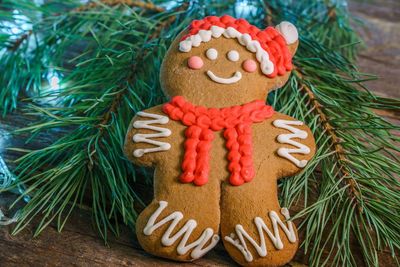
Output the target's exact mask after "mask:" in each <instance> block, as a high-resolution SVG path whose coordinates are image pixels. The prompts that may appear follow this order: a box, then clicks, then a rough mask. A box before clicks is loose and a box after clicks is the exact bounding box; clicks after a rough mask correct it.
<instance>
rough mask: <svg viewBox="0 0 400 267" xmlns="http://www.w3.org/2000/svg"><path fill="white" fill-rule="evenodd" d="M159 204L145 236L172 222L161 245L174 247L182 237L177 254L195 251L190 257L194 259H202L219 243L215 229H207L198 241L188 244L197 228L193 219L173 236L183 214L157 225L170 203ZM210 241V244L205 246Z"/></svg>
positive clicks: (177, 213)
mask: <svg viewBox="0 0 400 267" xmlns="http://www.w3.org/2000/svg"><path fill="white" fill-rule="evenodd" d="M159 204H160V206H159V207H158V209H157V210H156V211H155V212H154V213H153V214H152V215H151V216H150V218H149V221H148V222H147V224H146V227H145V228H144V229H143V233H144V234H145V235H151V234H152V233H153V232H154V231H155V230H157V229H158V228H159V227H161V226H162V225H164V224H166V223H168V222H170V221H171V224H170V225H169V227H168V229H167V230H166V231H165V233H164V235H163V236H162V238H161V244H163V245H164V246H167V247H168V246H172V245H173V244H174V243H175V242H176V241H177V240H178V239H180V238H181V237H182V239H181V241H180V242H179V244H178V247H177V253H178V254H179V255H184V254H186V253H187V252H189V250H191V249H193V251H192V252H191V253H190V256H191V257H192V258H193V259H198V258H200V257H201V256H203V255H204V254H206V253H207V252H208V251H210V250H211V249H212V248H213V247H215V245H216V244H217V243H218V241H219V236H218V235H215V234H214V231H213V229H211V228H206V229H205V230H204V231H203V233H202V234H201V236H200V237H199V238H198V239H197V240H195V241H193V243H191V244H186V243H187V241H188V240H189V237H190V235H191V234H192V232H193V230H194V229H195V228H196V227H197V222H196V221H195V220H193V219H190V220H188V221H187V222H186V223H185V225H183V226H182V228H181V229H180V230H179V231H178V232H176V233H175V234H174V235H173V236H171V234H172V232H174V230H175V227H176V226H177V225H178V223H179V222H180V221H181V220H182V219H183V214H182V212H179V211H175V212H173V213H171V214H170V215H168V216H167V217H165V218H163V219H161V220H160V221H159V222H157V223H156V220H157V218H158V217H159V216H160V214H161V212H162V211H163V210H164V209H165V208H166V207H167V206H168V202H166V201H160V202H159ZM210 240H211V241H210ZM209 241H210V244H209V245H208V246H205V245H206V244H207V243H208V242H209Z"/></svg>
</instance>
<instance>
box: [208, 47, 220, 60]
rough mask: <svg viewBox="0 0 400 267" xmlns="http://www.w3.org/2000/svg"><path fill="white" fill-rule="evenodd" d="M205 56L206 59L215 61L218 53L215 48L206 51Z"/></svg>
mask: <svg viewBox="0 0 400 267" xmlns="http://www.w3.org/2000/svg"><path fill="white" fill-rule="evenodd" d="M206 56H207V58H208V59H211V60H215V59H217V57H218V51H217V50H216V49H215V48H210V49H208V50H207V52H206Z"/></svg>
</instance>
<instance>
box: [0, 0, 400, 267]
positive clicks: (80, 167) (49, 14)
mask: <svg viewBox="0 0 400 267" xmlns="http://www.w3.org/2000/svg"><path fill="white" fill-rule="evenodd" d="M345 3H346V2H345V1H334V0H332V1H322V0H313V1H273V0H271V1H265V2H262V1H248V2H247V5H245V6H243V5H241V2H240V1H191V2H190V3H189V2H186V1H185V2H178V3H175V2H163V1H154V2H153V3H152V4H149V3H148V2H146V3H145V2H140V1H130V0H129V1H128V0H126V1H123V0H103V1H94V2H90V3H88V4H86V5H83V6H82V4H81V3H80V1H75V0H68V1H63V2H62V4H46V5H36V4H34V3H32V2H31V1H27V0H26V1H18V2H17V3H15V2H12V1H6V3H5V4H3V5H4V8H3V9H1V10H3V11H1V13H0V14H1V22H0V23H3V24H4V22H8V24H7V23H6V25H11V26H10V27H11V28H10V29H9V30H7V29H6V30H5V31H4V30H3V31H2V35H0V51H1V53H0V60H1V61H2V62H4V64H2V65H0V70H1V71H2V72H3V73H4V75H3V77H0V86H1V93H0V109H2V111H3V113H4V114H5V113H7V112H8V111H12V110H13V109H15V108H16V107H17V104H18V100H19V99H21V97H23V96H28V97H29V98H28V99H26V101H28V102H30V103H31V104H30V105H29V107H28V108H27V109H26V110H25V112H26V113H27V114H32V115H36V116H37V118H39V120H38V121H37V122H34V123H32V125H29V126H27V127H25V128H23V129H19V130H18V131H17V133H31V134H32V138H31V139H34V138H37V137H36V136H38V134H39V133H47V132H50V131H52V130H58V129H65V130H66V131H68V132H69V134H68V135H65V136H63V137H61V138H60V139H58V140H55V141H54V143H52V144H51V145H49V146H47V147H44V148H42V149H37V150H27V149H25V148H15V150H18V151H21V152H23V153H24V155H23V156H22V157H21V158H20V159H18V161H17V163H18V166H17V168H16V170H15V172H16V173H17V174H18V183H16V184H15V185H14V186H17V185H18V184H21V183H22V184H26V185H27V189H26V192H25V194H26V195H30V196H31V200H30V201H29V202H28V203H27V205H26V206H25V207H24V208H23V210H22V211H21V213H20V217H19V221H18V224H17V225H16V228H15V233H17V232H19V231H20V230H21V229H23V228H24V227H25V226H26V225H27V223H29V222H30V221H31V220H32V219H33V218H34V217H35V216H36V215H40V216H41V218H42V220H41V223H40V225H39V227H38V228H37V231H36V234H38V233H40V232H41V231H42V230H43V229H44V227H45V226H46V225H48V224H49V223H50V222H51V221H52V220H54V219H56V220H57V221H58V227H59V230H61V229H62V227H63V226H64V224H65V222H66V220H67V218H68V215H69V214H70V212H71V211H72V209H73V208H74V207H75V206H77V205H79V204H81V203H83V202H85V201H84V200H83V199H84V198H85V196H87V195H89V196H90V197H89V202H90V203H91V204H90V206H91V208H92V211H93V217H94V221H95V224H96V226H97V228H98V230H99V232H100V233H101V235H102V236H103V238H104V239H106V238H107V233H108V230H111V231H113V232H114V233H118V224H119V220H122V222H124V223H127V224H134V222H135V219H136V209H135V207H137V205H139V206H141V205H143V204H142V203H141V202H142V201H141V199H140V197H139V196H138V193H139V190H138V189H137V188H135V186H134V183H135V180H136V179H137V178H136V177H137V176H140V177H147V178H146V179H148V184H149V188H150V184H151V175H147V176H146V174H145V173H143V172H141V170H140V169H135V168H134V167H133V166H132V165H131V164H130V163H129V162H127V160H126V159H125V157H124V155H123V152H122V146H123V141H124V136H125V133H126V130H127V126H128V123H129V121H130V119H131V118H132V116H133V115H134V113H135V112H137V111H139V110H141V109H144V108H146V107H149V106H153V105H156V104H159V103H162V102H163V101H165V97H164V96H163V94H162V92H161V90H160V85H159V81H158V76H159V68H160V64H161V61H162V58H163V56H164V54H165V51H166V49H167V47H168V45H169V44H170V42H171V41H172V40H173V39H174V37H175V36H176V34H177V33H179V31H181V30H182V29H183V28H184V27H186V25H188V23H189V22H190V21H191V20H192V19H194V18H201V17H203V16H205V15H212V14H217V15H221V14H226V13H228V14H232V15H234V16H236V17H245V18H246V19H248V20H249V21H251V22H252V23H254V24H256V25H258V26H260V27H265V26H266V25H265V24H266V22H267V23H275V24H276V23H279V22H280V21H282V20H289V21H291V22H293V23H294V24H296V26H297V27H298V28H299V32H300V35H301V39H300V47H299V50H298V52H297V55H296V57H295V65H296V69H295V70H294V72H293V75H292V76H291V78H290V80H289V82H288V84H287V85H286V86H285V87H284V88H282V89H279V90H277V91H276V92H274V93H272V94H270V95H269V98H268V100H269V102H270V103H271V104H272V105H273V106H274V107H275V109H277V110H279V111H281V112H283V113H286V114H289V115H291V116H293V117H295V118H297V119H300V120H304V121H305V122H306V123H307V125H309V126H310V127H311V128H312V130H313V132H314V135H315V138H316V140H317V145H318V151H317V155H316V157H315V158H314V159H313V160H312V161H311V162H310V164H309V166H308V167H307V168H306V169H305V170H304V171H303V172H302V173H301V174H300V175H297V176H295V177H291V178H290V179H286V180H283V181H282V182H281V184H280V187H281V202H282V204H283V205H285V206H293V205H294V204H296V205H300V206H302V207H303V208H304V209H303V210H302V211H301V212H300V213H298V214H297V215H296V217H299V218H301V219H302V224H301V226H302V229H303V230H304V231H305V235H304V238H305V240H304V242H303V244H302V246H304V248H305V252H306V253H307V254H308V255H309V261H310V265H312V266H322V265H326V264H328V263H329V265H339V266H356V265H357V262H356V259H355V256H354V255H355V251H354V247H353V246H351V244H352V242H353V238H355V240H356V241H357V243H358V244H359V247H360V248H361V251H362V253H363V258H364V262H365V264H366V265H369V266H376V265H378V255H379V251H380V250H382V249H383V248H384V247H388V248H389V249H390V250H391V252H392V253H393V256H394V257H395V254H394V253H395V252H396V250H398V248H399V246H400V236H399V235H400V224H399V221H400V220H399V214H400V210H399V209H400V208H399V207H398V205H396V204H397V203H399V200H400V193H399V192H398V190H397V189H398V188H399V181H398V180H397V179H396V178H395V174H396V173H397V174H398V173H400V164H399V159H398V156H396V155H397V154H396V153H398V152H400V151H399V150H400V149H399V146H398V143H399V138H398V137H396V136H395V135H393V133H392V131H394V130H399V127H398V126H395V125H393V124H391V123H389V122H387V121H385V120H384V119H383V118H381V117H379V116H378V115H376V114H375V113H374V112H373V110H372V109H391V110H396V111H398V110H399V109H400V101H399V100H396V99H386V98H382V97H378V96H375V95H373V94H372V93H370V92H369V91H368V90H367V89H366V88H365V86H364V85H363V82H365V81H367V80H369V79H371V78H372V77H371V76H368V75H363V74H361V73H359V72H358V71H357V68H356V66H355V65H354V63H353V61H354V59H355V56H356V49H357V47H356V45H355V44H358V43H359V42H360V39H359V37H358V36H357V35H356V34H355V33H354V31H353V30H352V28H351V27H350V18H351V17H350V15H349V13H348V10H347V7H346V5H345ZM15 10H17V12H15ZM15 14H18V16H19V17H18V16H17V17H15V16H16V15H15ZM21 15H23V16H24V17H21ZM22 18H23V19H25V20H28V21H29V23H31V24H32V27H31V28H28V29H21V31H15V30H14V31H12V27H14V26H15V25H14V24H10V23H11V22H13V23H14V22H15V21H16V20H17V19H20V20H21V19H22ZM21 27H22V26H21ZM53 73H57V74H58V75H59V76H60V77H61V78H62V79H61V81H62V83H61V84H60V85H59V86H58V87H57V88H52V89H51V90H50V89H49V88H48V87H49V86H48V84H47V83H46V79H47V77H48V75H49V74H53ZM21 197H23V196H21ZM86 202H88V200H87V199H86ZM324 251H325V252H326V251H328V255H323V254H322V252H324Z"/></svg>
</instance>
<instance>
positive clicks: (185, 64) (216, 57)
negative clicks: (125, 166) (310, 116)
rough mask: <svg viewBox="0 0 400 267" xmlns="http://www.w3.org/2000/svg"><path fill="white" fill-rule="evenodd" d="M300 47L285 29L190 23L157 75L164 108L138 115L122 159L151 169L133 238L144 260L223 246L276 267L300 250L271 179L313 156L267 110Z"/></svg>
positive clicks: (294, 128)
mask: <svg viewBox="0 0 400 267" xmlns="http://www.w3.org/2000/svg"><path fill="white" fill-rule="evenodd" d="M297 46H298V34H297V30H296V28H295V27H294V26H293V25H292V24H291V23H288V22H282V23H281V24H279V25H278V26H276V27H275V28H274V27H268V28H266V29H264V30H260V29H258V28H257V27H255V26H253V25H250V24H249V23H248V22H247V21H246V20H244V19H234V18H232V17H230V16H222V17H215V16H211V17H206V18H204V19H202V20H196V21H193V22H192V23H191V24H190V26H189V28H188V29H187V30H185V31H184V32H182V33H181V34H180V36H178V37H177V39H176V40H175V41H174V43H173V44H172V45H171V47H170V49H169V50H168V52H167V54H166V56H165V59H164V61H163V64H162V69H161V84H162V87H163V90H164V91H165V93H166V94H167V95H169V96H170V97H171V100H170V102H168V103H166V104H163V105H160V106H156V107H152V108H150V109H147V110H145V111H142V112H138V113H137V115H136V116H135V117H134V118H133V120H132V122H131V125H130V128H129V130H128V134H127V136H126V143H125V153H126V155H127V157H128V158H129V159H130V160H131V161H132V162H133V163H135V164H137V165H143V166H151V167H154V169H155V171H154V189H155V190H154V200H153V201H152V202H151V204H150V205H149V206H148V207H147V208H146V209H145V210H144V211H143V212H142V213H141V214H140V215H139V217H138V220H137V224H136V233H137V237H138V240H139V242H140V244H141V246H142V247H143V248H144V249H145V250H146V251H148V252H149V253H151V254H154V255H157V256H160V257H164V258H169V259H173V260H177V261H191V260H195V259H198V258H200V257H202V256H203V255H204V254H206V253H207V252H208V251H210V250H211V249H212V248H213V247H215V245H216V244H217V243H218V242H219V241H220V240H221V241H222V242H223V244H224V246H225V248H226V250H227V251H228V253H229V254H230V255H231V257H232V258H233V259H234V260H235V261H236V262H238V263H239V264H241V265H246V266H279V265H283V264H285V263H287V262H289V261H290V260H291V259H292V257H293V256H294V254H295V252H296V250H297V247H298V243H299V240H298V236H297V231H296V227H295V225H294V224H293V222H291V221H290V220H289V219H290V216H289V212H288V210H287V209H286V208H281V207H280V206H279V202H278V192H277V191H278V189H277V180H278V179H279V178H282V177H287V176H291V175H294V174H296V173H298V172H300V171H301V170H302V169H303V168H304V167H305V166H306V165H307V162H308V161H309V160H310V159H311V158H312V156H313V155H314V153H315V142H314V139H313V135H312V133H311V131H310V129H309V128H308V127H307V126H305V125H304V124H303V123H302V122H300V121H298V120H296V119H294V118H291V117H289V116H287V115H284V114H280V113H278V112H276V111H274V110H273V108H272V107H271V106H268V105H266V104H265V99H266V96H267V94H268V92H269V91H271V90H274V89H277V88H280V87H282V86H283V85H284V84H285V83H286V81H287V80H288V77H289V75H290V71H291V69H292V57H293V55H294V53H295V51H296V49H297Z"/></svg>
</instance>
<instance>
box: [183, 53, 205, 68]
mask: <svg viewBox="0 0 400 267" xmlns="http://www.w3.org/2000/svg"><path fill="white" fill-rule="evenodd" d="M187 64H188V67H189V68H191V69H192V70H198V69H201V68H202V67H203V65H204V62H203V60H202V59H201V57H198V56H192V57H190V58H189V59H188V63H187Z"/></svg>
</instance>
